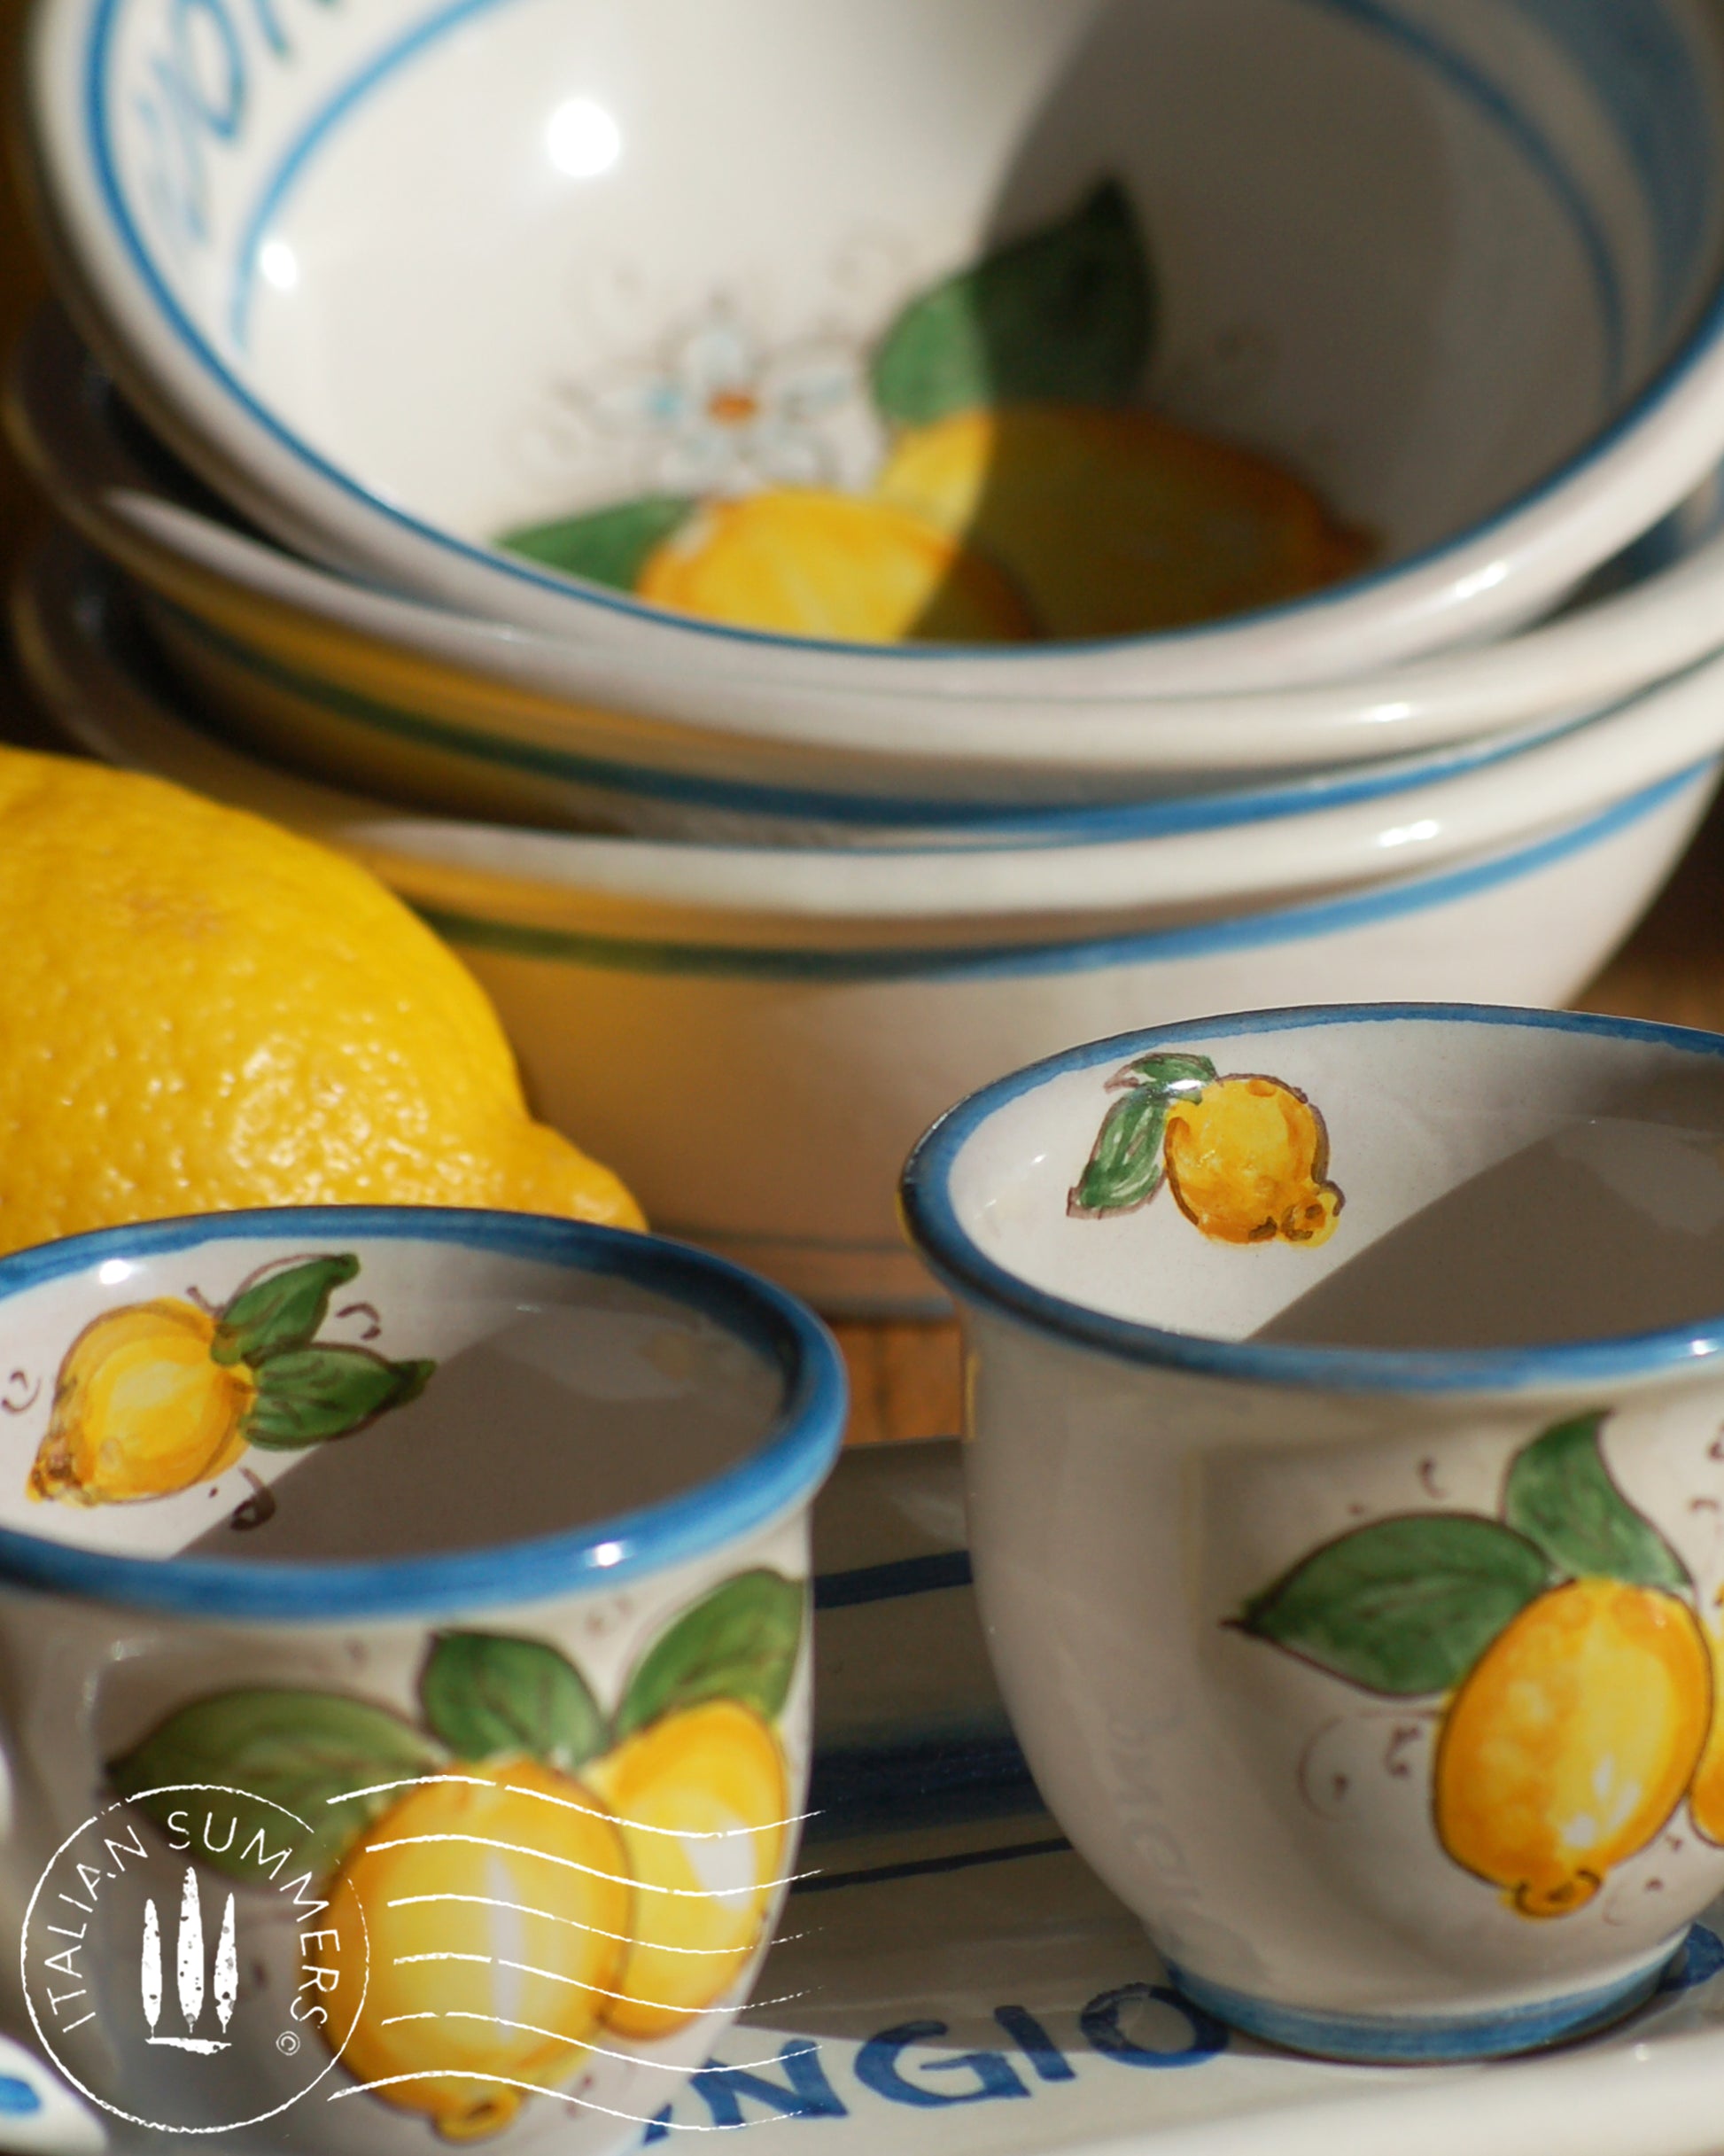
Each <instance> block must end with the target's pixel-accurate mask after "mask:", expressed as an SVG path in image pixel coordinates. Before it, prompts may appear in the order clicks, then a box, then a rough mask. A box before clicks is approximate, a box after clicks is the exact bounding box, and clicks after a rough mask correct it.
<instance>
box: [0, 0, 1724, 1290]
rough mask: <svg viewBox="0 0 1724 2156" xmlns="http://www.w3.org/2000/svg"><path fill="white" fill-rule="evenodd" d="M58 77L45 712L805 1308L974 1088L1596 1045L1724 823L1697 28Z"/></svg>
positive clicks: (1542, 18) (47, 160)
mask: <svg viewBox="0 0 1724 2156" xmlns="http://www.w3.org/2000/svg"><path fill="white" fill-rule="evenodd" d="M27 106H28V112H27V121H28V135H29V144H30V150H31V154H32V159H33V164H34V169H35V178H36V191H37V198H38V202H39V206H40V208H41V213H42V221H43V227H44V230H45V231H46V233H47V236H48V238H49V242H50V249H51V253H52V257H53V262H54V267H55V269H56V272H57V276H58V282H59V285H60V290H61V294H62V297H63V299H64V300H65V302H66V306H67V307H68V309H69V311H70V314H71V315H72V317H73V318H74V319H75V321H76V322H77V323H78V325H79V328H78V331H77V332H74V331H73V330H72V329H71V328H70V327H69V326H68V324H67V323H66V320H65V319H64V318H60V317H55V318H52V319H50V320H47V321H45V322H44V323H43V324H41V325H40V326H39V328H38V331H37V332H36V334H35V337H34V338H33V339H32V340H31V342H30V344H29V346H28V347H27V350H26V351H25V353H24V354H22V355H21V357H20V360H19V368H18V371H17V375H16V378H15V381H14V385H13V395H12V422H13V431H14V435H15V438H16V439H17V440H19V444H20V446H21V447H22V448H23V449H24V451H25V454H26V455H27V457H28V458H29V459H30V460H31V461H32V463H34V465H35V469H36V471H38V473H39V475H40V477H41V478H42V479H43V482H44V484H45V485H46V486H47V487H48V488H49V490H50V493H51V494H53V496H54V498H55V499H56V501H57V502H58V505H59V507H60V509H61V510H62V511H63V512H64V515H65V517H66V519H67V521H68V523H69V524H70V525H74V526H75V527H76V528H77V532H78V533H79V538H78V539H77V540H76V541H74V540H72V539H71V538H69V537H63V538H62V539H60V540H58V541H56V543H55V545H54V546H53V548H52V549H50V553H49V554H48V555H47V556H46V557H44V558H43V560H42V562H40V563H39V564H37V566H36V568H35V572H34V573H33V574H32V576H31V577H30V579H29V580H28V581H27V584H26V586H25V587H24V588H23V589H22V590H21V592H20V594H19V602H18V609H17V619H18V624H19V633H20V641H21V648H22V650H23V651H24V654H25V657H26V658H27V663H28V665H29V666H30V667H31V669H32V671H33V673H34V674H35V678H36V680H37V681H38V683H39V684H40V685H41V687H42V689H43V691H44V692H45V695H46V697H47V698H48V701H49V703H50V707H51V708H52V710H53V711H54V712H56V713H57V714H58V720H59V722H60V724H61V725H62V727H63V728H65V729H66V732H67V734H68V735H69V736H71V737H73V738H74V739H75V740H76V741H77V742H78V743H81V744H82V746H83V747H84V748H85V749H87V750H89V751H94V752H95V753H97V754H100V755H105V756H108V757H111V758H113V759H115V760H117V761H121V762H125V763H128V764H131V765H135V766H137V767H142V768H145V769H149V770H153V771H158V772H160V773H163V774H167V775H169V776H172V777H175V778H177V779H180V780H182V781H183V782H187V783H190V784H191V785H195V786H198V787H200V788H203V789H205V790H207V791H209V792H212V793H214V794H217V795H219V796H221V797H222V798H227V799H230V800H234V801H240V802H244V803H246V804H247V805H249V806H254V807H257V808H259V809H261V810H263V811H264V812H266V813H269V814H272V815H275V816H276V817H278V818H281V819H283V820H285V821H289V822H291V823H293V824H296V825H298V826H299V827H300V828H303V829H307V830H309V831H314V832H315V833H317V834H319V835H320V836H322V837H325V838H327V839H329V840H330V842H331V843H333V844H337V845H338V846H341V847H343V848H345V849H346V850H347V851H349V852H353V853H355V854H357V855H358V856H360V857H361V858H362V859H364V860H367V861H368V862H369V863H370V864H371V865H372V866H373V867H374V868H377V870H378V871H379V872H380V873H381V874H382V875H383V876H384V877H385V878H386V879H387V880H388V881H389V882H390V883H392V884H393V885H394V887H395V888H396V889H397V890H399V891H401V892H402V893H403V894H404V895H405V896H406V897H408V899H410V900H411V901H412V902H413V903H414V904H415V906H417V907H420V908H421V909H422V910H423V912H424V913H425V914H426V915H427V916H428V917H429V918H430V919H431V921H432V922H434V923H435V924H436V925H437V926H438V927H439V929H440V930H442V931H443V933H444V934H446V935H447V937H448V938H450V939H451V941H452V942H453V943H454V945H455V946H457V947H458V948H459V949H460V950H461V951H462V953H463V955H464V956H465V957H466V958H467V959H468V960H469V961H470V963H471V964H472V966H473V968H474V969H475V970H476V971H477V972H478V974H479V975H480V976H481V977H482V978H483V979H484V980H485V984H486V985H487V986H488V987H489V989H490V990H491V992H492V993H493V996H494V997H495V999H496V1000H497V1002H498V1005H499V1007H500V1008H501V1011H502V1013H503V1016H504V1018H505V1021H506V1023H507V1024H509V1027H510V1029H511V1031H512V1034H513V1037H514V1039H515V1043H516V1048H517V1050H518V1052H519V1055H520V1057H521V1060H522V1063H523V1066H524V1071H525V1074H526V1077H527V1078H528V1081H529V1084H530V1086H532V1090H533V1091H534V1093H535V1094H536V1095H537V1099H538V1102H539V1105H540V1109H542V1111H543V1112H545V1113H546V1114H547V1115H548V1116H550V1117H552V1118H553V1119H555V1120H558V1121H562V1122H564V1123H566V1125H568V1127H569V1128H570V1129H571V1130H572V1131H575V1132H579V1135H580V1137H581V1139H582V1140H583V1141H584V1142H585V1143H587V1144H589V1145H590V1146H592V1147H593V1148H594V1149H595V1150H596V1151H597V1152H599V1153H600V1154H601V1155H602V1156H604V1157H606V1158H608V1159H610V1160H613V1161H614V1162H615V1163H616V1164H617V1167H618V1168H619V1169H620V1170H621V1171H623V1172H624V1173H625V1175H626V1177H627V1178H628V1179H629V1180H630V1182H631V1183H632V1184H633V1187H635V1188H636V1189H637V1190H638V1191H639V1193H640V1194H641V1198H642V1200H643V1202H644V1203H646V1205H647V1206H648V1210H650V1212H651V1213H652V1214H653V1216H654V1218H655V1220H656V1224H657V1225H659V1226H663V1227H664V1228H665V1229H667V1230H668V1231H670V1232H672V1233H680V1234H687V1235H688V1236H689V1237H691V1238H692V1239H694V1240H695V1241H701V1242H704V1243H709V1244H711V1245H713V1246H715V1247H717V1248H718V1249H721V1250H723V1251H725V1252H726V1253H727V1254H730V1255H734V1256H737V1257H742V1258H743V1259H745V1260H747V1261H749V1262H751V1263H753V1264H755V1265H758V1266H760V1267H761V1268H762V1269H763V1270H765V1271H766V1272H768V1273H773V1274H774V1275H776V1276H777V1277H778V1278H779V1279H780V1280H784V1281H786V1282H788V1284H789V1285H791V1286H792V1287H794V1288H798V1289H800V1290H802V1291H803V1292H804V1293H806V1294H808V1295H810V1296H812V1297H813V1298H814V1299H815V1300H817V1301H819V1302H820V1303H822V1304H825V1305H826V1306H827V1307H828V1308H830V1309H835V1310H841V1311H844V1310H849V1311H873V1312H887V1311H916V1310H920V1309H928V1308H930V1307H933V1306H935V1305H936V1297H935V1296H934V1291H933V1290H932V1288H930V1287H929V1285H928V1282H927V1280H926V1278H925V1276H924V1275H923V1274H921V1273H920V1271H919V1269H918V1268H917V1266H916V1265H915V1264H914V1263H913V1261H912V1259H911V1258H910V1257H908V1255H907V1254H906V1253H905V1251H904V1249H903V1248H902V1246H901V1244H900V1241H899V1239H898V1237H897V1233H896V1230H895V1226H894V1221H893V1216H892V1190H893V1185H894V1177H895V1171H896V1169H897V1163H898V1160H899V1158H900V1156H902V1154H903V1152H904V1150H905V1148H906V1146H907V1145H908V1143H909V1142H910V1141H911V1140H912V1139H913V1138H914V1136H915V1135H916V1133H917V1132H919V1131H920V1129H921V1128H922V1126H923V1125H925V1124H926V1123H927V1121H928V1119H929V1117H931V1116H932V1115H934V1114H935V1113H936V1111H937V1110H938V1109H940V1108H941V1107H943V1106H944V1104H945V1103H946V1102H948V1101H951V1100H952V1099H955V1098H957V1097H958V1096H959V1095H960V1094H964V1093H966V1092H967V1091H969V1090H970V1089H972V1088H974V1087H975V1086H977V1085H979V1084H981V1083H982V1082H984V1081H985V1080H986V1079H988V1078H990V1077H992V1076H994V1075H996V1074H997V1073H998V1071H1000V1070H1006V1069H1011V1068H1013V1067H1016V1066H1019V1065H1021V1064H1023V1063H1025V1062H1029V1061H1031V1060H1033V1059H1034V1058H1035V1057H1037V1056H1038V1055H1043V1054H1045V1053H1047V1052H1049V1051H1051V1050H1052V1049H1054V1048H1056V1047H1060V1046H1063V1045H1065V1044H1067V1043H1069V1042H1071V1041H1074V1040H1078V1039H1086V1038H1091V1037H1093V1036H1095V1035H1098V1034H1102V1033H1107V1032H1110V1031H1119V1030H1122V1029H1125V1028H1128V1027H1141V1026H1144V1025H1146V1024H1153V1023H1156V1022H1158V1021H1162V1020H1167V1019H1171V1018H1175V1017H1180V1016H1189V1015H1195V1014H1200V1013H1204V1012H1208V1011H1214V1010H1221V1009H1238V1008H1249V1007H1252V1006H1254V1005H1265V1004H1274V1003H1284V1002H1285V1003H1292V1002H1301V1001H1316V1000H1346V999H1353V998H1361V997H1363V998H1369V997H1378V996H1410V997H1435V998H1451V997H1452V998H1456V999H1466V1000H1511V1001H1518V1002H1542V1001H1549V1000H1559V999H1561V998H1563V997H1564V996H1565V995H1566V994H1568V993H1570V992H1572V991H1573V989H1574V988H1575V987H1577V986H1578V985H1579V984H1580V982H1582V981H1583V980H1584V979H1585V977H1587V975H1588V973H1589V972H1590V971H1591V970H1592V969H1593V968H1594V967H1595V966H1596V964H1597V962H1598V961H1599V960H1600V959H1601V958H1602V957H1603V956H1604V954H1605V953H1607V952H1608V951H1609V949H1610V948H1611V946H1612V945H1613V944H1614V943H1615V942H1616V941H1618V940H1619V938H1620V937H1621V936H1622V934H1623V933H1624V932H1625V930H1626V929H1627V926H1628V925H1629V923H1630V922H1632V921H1633V919H1634V918H1635V915H1636V913H1637V912H1638V911H1639V909H1640V908H1641V907H1642V906H1643V905H1644V904H1645V903H1646V901H1647V900H1648V899H1649V898H1650V894H1651V893H1652V892H1653V891H1655V890H1656V888H1657V887H1658V883H1659V882H1660V880H1661V879H1662V877H1663V876H1665V875H1666V873H1667V871H1668V868H1669V867H1670V865H1671V863H1672V862H1673V860H1674V859H1675V857H1676V855H1677V853H1678V852H1679V851H1680V849H1681V846H1682V844H1683V843H1684V842H1685V840H1686V838H1687V837H1688V835H1689V832H1690V831H1691V830H1692V829H1693V827H1694V825H1695V823H1696V821H1697V819H1698V817H1699V815H1700V813H1702V811H1703V809H1704V806H1705V802H1706V800H1707V798H1709V794H1710V791H1711V789H1712V784H1713V782H1714V779H1715V775H1716V769H1717V764H1718V759H1719V757H1720V751H1724V657H1720V650H1721V649H1724V536H1720V534H1719V533H1718V532H1717V531H1716V530H1715V528H1714V527H1715V525H1716V522H1717V519H1716V518H1715V515H1714V510H1713V489H1712V485H1711V482H1710V479H1709V474H1711V473H1712V471H1713V469H1714V467H1715V466H1716V465H1717V463H1718V462H1719V460H1720V456H1724V24H1721V23H1720V19H1719V18H1718V17H1717V16H1716V15H1715V14H1714V13H1713V12H1712V11H1711V10H1710V9H1709V8H1707V7H1706V6H1705V5H1703V4H1701V0H1609V4H1605V0H1327V4H1323V5H1313V4H1311V0H944V4H943V5H942V6H941V7H940V8H939V9H937V10H932V11H930V10H929V9H928V8H927V7H926V6H925V5H923V4H921V0H835V4H832V5H830V6H826V7H821V8H818V9H810V8H808V7H806V6H805V5H803V4H800V0H703V4H702V5H700V6H699V7H694V6H690V5H689V4H687V0H460V4H454V5H451V4H447V0H367V4H366V5H365V6H364V7H362V8H361V7H354V8H346V9H328V8H324V7H313V6H310V5H308V4H306V0H257V4H250V5H241V4H239V0H38V12H37V15H36V19H35V35H34V43H33V48H32V53H31V61H30V72H29V77H28V84H27ZM81 339H82V341H81Z"/></svg>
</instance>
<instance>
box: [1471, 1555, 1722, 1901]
mask: <svg viewBox="0 0 1724 2156" xmlns="http://www.w3.org/2000/svg"><path fill="white" fill-rule="evenodd" d="M1711 1715H1712V1668H1711V1661H1710V1657H1709V1656H1708V1654H1707V1652H1706V1644H1705V1639H1704V1638H1702V1637H1701V1632H1700V1627H1699V1624H1698V1623H1697V1621H1696V1618H1695V1616H1694V1614H1693V1612H1692V1611H1691V1610H1690V1609H1689V1607H1688V1605H1687V1604H1686V1603H1685V1602H1682V1601H1680V1600H1678V1599H1677V1598H1676V1597H1675V1596H1674V1595H1672V1594H1666V1593H1665V1592H1662V1591H1661V1590H1659V1589H1658V1588H1652V1587H1637V1586H1632V1585H1629V1584H1627V1583H1626V1582H1624V1581H1620V1580H1605V1579H1580V1580H1574V1581H1572V1582H1570V1584H1568V1585H1566V1586H1564V1587H1557V1588H1553V1589H1552V1590H1551V1592H1549V1593H1548V1594H1542V1595H1541V1596H1540V1597H1539V1598H1538V1599H1537V1600H1536V1601H1534V1602H1531V1603H1529V1604H1528V1605H1527V1607H1526V1608H1525V1609H1523V1610H1522V1611H1521V1612H1520V1614H1519V1615H1518V1616H1517V1617H1516V1618H1515V1619H1514V1620H1513V1622H1512V1623H1510V1624H1509V1625H1508V1626H1507V1628H1506V1629H1505V1630H1504V1631H1502V1632H1500V1633H1499V1634H1498V1635H1497V1637H1496V1638H1495V1639H1494V1640H1493V1641H1492V1642H1491V1644H1490V1646H1488V1647H1487V1649H1486V1650H1485V1652H1484V1654H1483V1655H1481V1656H1480V1658H1479V1661H1478V1662H1476V1663H1475V1664H1474V1666H1473V1668H1472V1670H1471V1671H1470V1672H1469V1673H1468V1675H1467V1677H1466V1678H1465V1680H1464V1683H1463V1684H1462V1685H1461V1688H1460V1690H1459V1691H1458V1692H1457V1693H1456V1695H1455V1699H1454V1702H1453V1704H1452V1705H1451V1706H1450V1708H1449V1709H1448V1714H1447V1715H1446V1716H1444V1718H1443V1724H1442V1732H1441V1737H1440V1738H1439V1740H1438V1743H1437V1757H1436V1769H1435V1780H1434V1786H1433V1800H1434V1805H1435V1812H1436V1825H1437V1833H1438V1835H1439V1836H1440V1837H1441V1841H1442V1845H1443V1847H1444V1849H1447V1850H1448V1854H1449V1855H1450V1856H1452V1857H1453V1858H1454V1859H1455V1861H1456V1864H1462V1865H1464V1867H1465V1869H1466V1870H1467V1871H1469V1872H1475V1873H1476V1874H1477V1875H1478V1876H1479V1878H1480V1879H1486V1880H1490V1881H1492V1882H1493V1884H1495V1885H1496V1886H1499V1887H1502V1889H1503V1895H1504V1896H1505V1898H1506V1899H1508V1900H1509V1901H1510V1902H1511V1903H1512V1904H1513V1905H1514V1907H1515V1908H1516V1909H1518V1910H1519V1911H1521V1912H1522V1913H1523V1914H1524V1915H1526V1916H1529V1917H1559V1916H1563V1915H1565V1913H1566V1912H1567V1911H1570V1910H1572V1909H1578V1908H1580V1906H1581V1905H1582V1904H1583V1903H1586V1902H1588V1901H1590V1900H1591V1898H1592V1896H1593V1895H1595V1894H1596V1893H1597V1891H1598V1889H1599V1887H1600V1886H1601V1885H1602V1884H1603V1883H1604V1878H1605V1875H1606V1874H1607V1873H1608V1872H1610V1870H1611V1866H1612V1865H1614V1864H1621V1863H1623V1862H1624V1861H1625V1860H1626V1859H1627V1858H1628V1857H1630V1856H1634V1855H1635V1852H1636V1851H1637V1850H1640V1849H1644V1848H1645V1847H1646V1845H1647V1843H1648V1842H1649V1841H1651V1840H1652V1838H1653V1836H1654V1835H1655V1834H1657V1833H1658V1830H1659V1829H1660V1828H1661V1827H1662V1826H1663V1825H1664V1824H1665V1822H1666V1819H1668V1818H1669V1817H1670V1815H1671V1813H1672V1812H1673V1811H1674V1810H1675V1808H1676V1806H1677V1805H1678V1804H1679V1803H1680V1802H1681V1799H1682V1793H1683V1791H1684V1790H1685V1789H1687V1787H1688V1786H1689V1780H1690V1779H1691V1778H1692V1776H1693V1774H1694V1771H1695V1766H1696V1763H1697V1761H1698V1760H1699V1758H1700V1755H1701V1747H1702V1746H1703V1745H1704V1744H1705V1737H1706V1728H1707V1724H1708V1722H1709V1721H1710V1719H1711Z"/></svg>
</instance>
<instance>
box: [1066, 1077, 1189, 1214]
mask: <svg viewBox="0 0 1724 2156" xmlns="http://www.w3.org/2000/svg"><path fill="white" fill-rule="evenodd" d="M1167 1127H1168V1096H1167V1095H1166V1094H1164V1093H1163V1092H1161V1090H1160V1088H1159V1087H1156V1086H1145V1087H1143V1088H1142V1089H1141V1090H1140V1091H1138V1092H1137V1093H1128V1094H1126V1095H1125V1096H1124V1097H1123V1099H1122V1100H1118V1101H1114V1104H1113V1106H1112V1107H1111V1108H1110V1109H1108V1110H1107V1115H1106V1116H1104V1117H1103V1118H1102V1123H1101V1128H1100V1130H1099V1132H1097V1133H1096V1141H1095V1144H1094V1146H1093V1148H1091V1153H1090V1157H1089V1159H1088V1160H1087V1161H1085V1162H1084V1164H1083V1174H1082V1175H1080V1176H1079V1177H1078V1179H1077V1180H1076V1182H1075V1183H1074V1184H1073V1185H1072V1187H1071V1189H1070V1190H1069V1191H1068V1194H1067V1196H1066V1210H1067V1212H1068V1213H1069V1214H1071V1215H1072V1217H1073V1218H1076V1219H1084V1220H1092V1219H1098V1218H1100V1216H1101V1215H1102V1214H1104V1213H1129V1212H1130V1211H1131V1210H1133V1209H1134V1207H1137V1206H1139V1205H1147V1204H1148V1203H1149V1201H1150V1200H1151V1199H1152V1198H1153V1196H1154V1195H1155V1194H1156V1192H1157V1191H1158V1190H1159V1189H1160V1188H1161V1171H1162V1170H1161V1140H1162V1139H1163V1137H1164V1136H1165V1135H1166V1133H1167Z"/></svg>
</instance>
